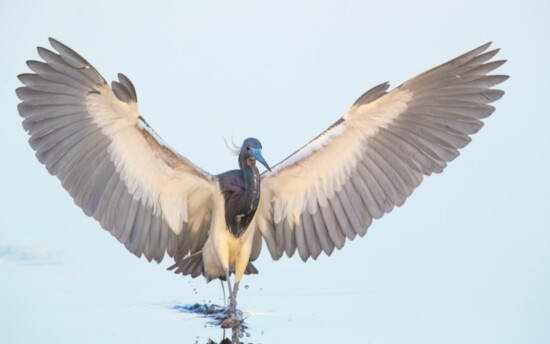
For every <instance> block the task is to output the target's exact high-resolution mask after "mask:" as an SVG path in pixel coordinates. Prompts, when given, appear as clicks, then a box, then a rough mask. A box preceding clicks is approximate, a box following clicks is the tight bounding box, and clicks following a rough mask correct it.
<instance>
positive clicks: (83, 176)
mask: <svg viewBox="0 0 550 344" xmlns="http://www.w3.org/2000/svg"><path fill="white" fill-rule="evenodd" d="M50 43H51V45H52V47H53V48H54V49H55V50H56V51H57V53H55V52H52V51H50V50H47V49H44V48H38V54H39V55H40V57H41V58H42V59H43V60H44V62H40V61H28V62H27V65H28V66H29V68H30V69H31V70H32V71H33V72H34V73H29V74H21V75H19V79H20V80H21V82H22V83H23V84H24V85H25V86H24V87H21V88H18V89H17V95H18V96H19V98H20V99H21V103H20V104H19V107H18V109H19V114H20V115H21V116H22V117H23V118H24V120H23V126H24V128H25V130H26V131H27V132H28V133H29V135H30V139H29V143H30V145H31V146H32V148H33V149H34V150H36V156H37V158H38V160H40V162H41V163H43V164H45V165H46V168H47V169H48V171H49V172H50V173H51V174H53V175H55V176H57V177H58V178H59V179H60V180H61V183H62V185H63V187H64V188H65V189H66V190H67V191H68V192H69V193H70V195H71V196H72V197H73V198H74V201H75V203H76V204H77V205H78V206H80V207H81V208H82V209H83V210H84V213H85V214H86V215H88V216H93V217H94V218H95V219H96V220H98V221H99V222H100V224H101V226H102V227H103V228H104V229H106V230H108V231H109V232H110V233H111V234H112V235H114V236H115V237H116V238H117V239H118V240H119V241H120V242H122V243H123V244H124V245H125V246H126V248H127V249H128V250H129V251H130V252H132V253H134V254H135V255H137V256H138V257H141V256H142V255H145V257H147V259H148V260H149V261H152V260H155V261H157V262H160V261H161V260H162V259H163V257H164V255H165V253H168V255H169V256H170V257H172V258H173V259H174V262H175V263H174V265H172V266H171V267H170V269H173V270H175V272H176V273H182V274H184V275H190V276H192V277H197V276H200V275H204V276H205V277H206V279H207V280H212V279H216V278H219V279H221V280H227V283H228V286H229V293H230V300H231V309H232V311H233V314H235V312H236V294H237V290H238V286H239V282H240V280H241V278H242V277H243V275H244V274H250V273H257V272H258V271H257V270H256V268H255V267H254V266H253V265H252V263H251V262H253V261H254V260H256V259H257V258H258V256H259V254H260V248H261V246H262V242H263V241H265V244H266V246H267V248H268V250H269V253H270V254H271V257H272V258H273V259H274V260H278V259H279V258H281V256H282V255H283V253H286V255H287V256H288V257H292V256H293V255H294V253H295V252H296V251H297V252H298V255H299V256H300V257H301V258H302V259H303V260H304V261H306V260H308V258H309V257H311V258H313V259H316V258H317V257H318V256H319V255H320V254H321V252H324V253H325V254H327V255H330V254H331V253H332V252H333V250H334V248H337V249H341V248H342V247H343V246H344V243H345V241H346V239H349V240H352V239H354V238H355V237H356V236H357V235H359V236H363V235H365V233H366V232H367V228H368V227H369V226H370V225H371V223H372V221H373V219H378V218H380V217H381V216H382V215H384V214H385V213H388V212H390V211H391V210H392V209H393V207H394V206H396V205H397V206H400V205H402V204H403V203H404V202H405V200H406V198H407V197H408V196H409V195H410V194H411V193H412V191H413V190H414V189H415V188H416V187H417V186H418V185H419V184H420V182H421V181H422V178H423V176H424V175H430V174H432V173H434V172H435V173H440V172H442V171H443V169H444V168H445V166H446V164H447V162H449V161H451V160H453V159H454V158H456V157H457V156H458V154H459V152H458V149H460V148H462V147H464V146H466V145H467V144H468V143H469V142H470V140H471V139H470V135H472V134H474V133H476V132H477V131H478V130H479V129H480V128H481V127H482V126H483V122H482V121H481V120H482V119H483V118H485V117H487V116H489V115H490V114H491V113H492V112H493V111H494V107H493V106H490V105H488V104H489V103H491V102H493V101H495V100H498V99H499V98H500V97H502V95H503V94H504V92H503V91H501V90H497V89H493V88H492V87H493V86H494V85H497V84H499V83H500V82H502V81H504V80H506V79H507V78H508V77H507V76H503V75H488V73H490V72H491V71H493V70H494V69H496V68H497V67H499V66H500V65H502V64H503V63H504V62H505V61H492V62H489V61H490V60H491V59H492V58H493V57H494V56H495V55H496V54H497V52H498V49H496V50H491V51H486V50H487V48H488V47H489V45H490V43H488V44H485V45H483V46H481V47H479V48H476V49H474V50H472V51H470V52H468V53H466V54H464V55H462V56H459V57H457V58H455V59H453V60H451V61H449V62H447V63H444V64H442V65H440V66H438V67H436V68H433V69H431V70H429V71H427V72H425V73H423V74H420V75H419V76H417V77H415V78H412V79H411V80H409V81H407V82H405V83H404V84H402V85H401V86H399V87H397V88H395V89H393V90H392V91H390V92H387V90H388V88H389V84H388V83H384V84H381V85H378V86H376V87H374V88H372V89H371V90H370V91H368V92H366V93H365V94H363V95H362V96H361V97H360V98H359V99H358V100H357V101H356V102H355V103H354V104H353V105H352V107H351V108H350V109H349V110H348V111H347V113H346V114H345V115H344V116H343V117H342V118H340V119H339V120H338V121H337V122H336V123H334V125H332V126H331V127H330V128H328V129H327V130H326V131H325V132H323V133H322V134H321V135H319V136H318V137H316V138H315V139H314V140H312V141H310V142H309V143H308V144H306V145H305V146H303V147H302V148H301V149H299V150H298V151H297V152H295V153H294V154H292V155H290V156H289V157H288V158H287V159H285V160H283V161H282V162H280V163H279V164H277V165H275V166H273V167H272V168H271V169H270V168H269V166H268V164H267V163H266V161H265V160H264V158H263V157H262V154H261V149H262V145H261V144H260V142H259V141H258V140H257V139H255V138H248V139H246V140H245V141H244V142H243V144H242V146H241V147H240V149H239V150H238V155H239V159H238V160H239V169H238V170H232V171H229V172H225V173H222V174H220V175H217V176H216V175H211V174H209V173H208V172H206V171H203V170H202V169H200V168H199V167H197V166H195V165H194V164H193V163H191V161H189V160H188V159H186V158H185V157H183V156H181V155H179V154H178V153H176V152H175V151H173V150H172V149H170V148H169V146H168V145H166V144H165V143H164V142H163V141H162V140H161V139H160V138H159V136H158V135H157V134H156V133H155V132H154V131H153V130H152V129H151V128H150V127H149V125H148V124H147V122H145V120H144V119H143V117H142V116H141V115H140V114H139V112H138V107H137V96H136V90H135V88H134V86H133V84H132V83H131V82H130V80H129V79H128V78H127V77H126V76H124V75H123V74H119V75H118V79H119V80H118V81H113V82H112V84H111V86H109V84H108V83H107V82H106V81H105V79H103V77H102V76H101V75H100V74H99V72H98V71H97V70H96V69H95V68H94V67H93V66H92V65H91V64H90V63H88V61H86V60H85V59H84V58H82V57H81V56H80V55H78V54H77V53H76V52H75V51H73V50H72V49H70V48H68V47H67V46H66V45H64V44H62V43H60V42H58V41H56V40H54V39H50ZM256 162H260V163H261V164H263V165H264V166H265V167H266V168H267V171H266V172H264V173H262V174H260V172H259V171H258V168H257V166H256ZM231 274H234V284H233V288H231V283H230V276H231Z"/></svg>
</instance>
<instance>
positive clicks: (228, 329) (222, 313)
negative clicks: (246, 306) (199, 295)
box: [170, 303, 252, 344]
mask: <svg viewBox="0 0 550 344" xmlns="http://www.w3.org/2000/svg"><path fill="white" fill-rule="evenodd" d="M170 308H171V309H173V310H175V311H177V312H181V313H186V314H192V315H196V316H197V317H200V318H205V319H207V324H208V325H210V326H212V327H217V328H219V329H220V330H222V340H221V341H219V342H216V341H214V340H213V339H211V338H209V339H208V341H207V342H206V344H218V343H219V344H245V343H247V344H248V343H250V344H252V343H251V342H249V341H248V340H246V337H250V333H249V332H248V331H247V330H248V326H247V324H246V322H245V320H246V318H243V313H242V312H241V311H239V310H237V312H238V315H239V316H238V318H239V320H237V319H234V318H232V317H231V315H230V312H229V308H228V307H222V306H218V305H214V304H210V305H208V304H198V303H196V304H193V305H173V306H170ZM243 340H244V341H243ZM196 343H197V344H198V341H197V342H196Z"/></svg>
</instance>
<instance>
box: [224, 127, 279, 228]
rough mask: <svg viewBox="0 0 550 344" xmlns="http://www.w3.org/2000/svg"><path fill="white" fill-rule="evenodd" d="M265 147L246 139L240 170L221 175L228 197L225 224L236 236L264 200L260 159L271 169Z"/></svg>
mask: <svg viewBox="0 0 550 344" xmlns="http://www.w3.org/2000/svg"><path fill="white" fill-rule="evenodd" d="M261 150H262V144H261V143H260V141H258V140H257V139H255V138H248V139H246V140H245V141H244V142H243V145H242V147H241V151H240V153H239V167H240V169H239V170H231V171H228V172H225V173H222V174H220V175H218V181H219V183H220V189H221V191H222V194H223V197H224V200H225V224H226V225H227V228H228V229H229V230H230V231H231V233H232V234H233V236H235V237H239V236H240V235H241V234H242V233H243V232H244V231H245V230H246V229H247V228H248V226H249V225H250V223H251V222H252V218H253V217H254V214H256V209H257V208H258V202H259V201H260V171H258V168H257V167H256V160H257V161H259V162H260V163H261V164H262V165H264V166H265V167H266V168H267V169H268V170H271V169H270V168H269V165H268V164H267V162H265V160H264V158H263V157H262V154H261Z"/></svg>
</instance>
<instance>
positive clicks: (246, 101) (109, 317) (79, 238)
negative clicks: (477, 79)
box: [0, 0, 550, 343]
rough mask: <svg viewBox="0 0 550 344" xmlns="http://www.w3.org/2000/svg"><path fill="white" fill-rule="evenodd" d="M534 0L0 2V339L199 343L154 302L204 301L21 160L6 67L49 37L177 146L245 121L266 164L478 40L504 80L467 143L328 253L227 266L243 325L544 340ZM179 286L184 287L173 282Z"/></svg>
mask: <svg viewBox="0 0 550 344" xmlns="http://www.w3.org/2000/svg"><path fill="white" fill-rule="evenodd" d="M549 14H550V6H549V5H548V2H547V1H542V0H541V1H457V2H452V3H451V2H443V1H387V2H381V1H332V2H331V1H300V2H299V1H271V2H264V1H201V2H199V1H194V2H189V1H172V2H155V4H153V2H146V1H142V2H137V1H119V2H116V3H115V4H113V3H112V2H111V1H95V2H90V1H81V2H77V1H2V2H0V42H1V43H0V44H1V48H0V76H1V80H3V82H2V83H0V113H1V114H2V116H1V117H0V121H1V122H0V124H1V125H0V143H1V147H2V157H3V163H2V169H1V172H0V173H1V180H2V181H3V183H2V184H1V192H2V195H3V196H4V197H2V199H1V200H0V205H1V207H0V208H1V209H2V216H1V220H0V221H1V222H0V342H2V343H36V342H42V343H59V342H79V343H97V342H101V343H109V342H112V343H114V342H117V343H126V342H130V341H134V342H147V341H149V342H150V341H152V340H154V341H156V342H159V341H171V342H182V343H192V342H194V341H195V340H198V342H199V343H205V342H206V341H207V338H208V337H211V338H212V339H214V340H216V341H218V340H219V339H221V337H222V333H221V331H219V330H218V329H214V328H210V327H206V328H204V327H203V325H204V321H203V320H197V319H190V318H189V316H187V315H184V314H178V313H175V312H173V311H171V310H169V309H168V308H167V307H166V306H167V305H170V304H174V303H177V304H185V303H194V302H203V301H213V302H217V303H220V302H221V293H220V288H219V284H218V283H211V284H210V285H206V284H205V283H204V281H202V280H200V279H196V280H192V281H191V280H189V279H185V278H181V277H180V276H176V275H173V274H172V273H170V272H166V271H164V269H165V268H166V267H167V266H168V264H169V261H168V260H166V261H165V262H163V263H162V264H161V265H160V266H158V265H156V264H149V263H147V262H146V260H144V259H141V260H139V259H137V258H135V257H134V256H133V255H131V254H130V253H128V252H127V251H126V249H125V248H124V247H123V246H122V245H120V244H119V243H118V242H117V241H116V240H115V239H114V238H112V237H111V236H110V235H109V234H108V233H107V232H105V231H103V230H101V229H100V227H99V225H98V224H97V223H96V222H95V221H93V220H92V219H89V218H87V217H86V216H84V215H83V213H82V211H81V210H80V209H78V208H77V207H76V206H75V205H74V204H73V202H72V200H71V199H70V197H69V196H68V194H67V193H66V192H65V191H64V190H63V189H62V187H61V186H60V183H59V182H58V180H57V179H55V178H53V177H51V176H50V175H48V173H47V172H46V170H45V168H44V167H43V166H41V165H40V164H39V163H38V161H37V160H36V159H35V158H34V156H33V152H32V150H31V149H30V147H29V146H28V144H27V142H26V140H27V138H26V134H25V133H24V131H23V129H22V126H21V119H20V118H19V116H18V114H17V110H16V106H17V103H18V100H17V98H16V96H15V92H14V89H15V88H16V87H19V82H18V80H17V78H16V75H17V74H20V73H23V72H27V68H26V66H25V64H24V62H25V61H26V60H28V59H37V58H38V56H37V54H36V50H35V48H36V46H37V45H42V46H46V45H47V37H50V36H51V37H55V38H57V39H58V40H60V41H62V42H64V43H66V44H67V45H69V46H71V47H72V48H74V49H75V50H77V51H78V52H79V53H80V54H81V55H83V56H84V57H85V58H86V59H88V60H89V61H90V62H91V63H92V64H93V65H94V66H95V67H96V68H97V69H98V70H99V71H100V72H101V73H102V74H103V76H104V77H105V78H106V79H107V80H112V79H113V78H114V77H116V73H117V72H123V73H125V74H126V75H127V76H128V77H129V78H130V79H131V80H132V81H133V82H134V84H135V85H136V88H137V92H138V98H139V101H140V103H139V104H140V112H141V113H142V114H143V116H144V117H145V118H146V119H147V121H148V122H149V123H150V124H151V126H152V127H153V128H154V129H155V130H156V131H157V132H158V133H159V134H160V135H161V136H162V137H163V138H164V140H165V141H167V142H168V143H169V144H170V145H171V146H172V147H174V148H175V149H177V150H178V151H179V152H180V153H182V154H183V155H185V156H187V157H188V158H190V159H191V160H192V161H194V162H195V163H196V164H198V165H199V166H201V167H203V168H204V169H206V170H208V171H210V172H212V173H219V172H222V171H224V170H227V169H231V168H235V167H236V161H235V160H236V159H235V157H234V156H232V155H231V154H230V153H229V152H228V151H227V149H226V148H225V146H224V144H223V138H224V137H228V138H229V137H231V136H233V137H234V138H235V140H236V141H240V140H242V139H243V138H245V137H248V136H256V137H258V138H259V139H260V140H261V141H262V143H263V146H264V156H265V158H266V160H267V161H268V162H270V163H271V164H275V163H276V162H278V161H280V160H281V159H282V158H284V157H286V156H287V155H288V154H289V153H291V152H293V151H294V150H295V149H296V148H298V147H300V146H301V145H302V144H304V143H305V142H307V141H308V140H309V139H311V138H313V137H314V136H316V135H317V134H318V133H319V132H321V131H322V130H324V129H325V128H326V127H327V126H328V125H330V124H332V123H333V122H334V121H335V120H336V119H337V118H338V117H340V116H341V115H342V114H343V113H344V112H345V111H346V110H347V108H348V107H349V106H350V105H351V104H352V103H353V101H354V100H355V99H356V98H357V97H358V96H359V95H361V94H362V93H363V92H364V91H366V90H367V89H369V88H370V87H372V86H375V85H377V84H379V83H381V82H384V81H390V82H391V84H392V86H397V85H399V84H400V83H402V82H404V81H406V80H407V79H409V78H411V77H413V76H415V75H416V74H418V73H421V72H423V71H425V70H427V69H429V68H431V67H434V66H435V65H437V64H440V63H442V62H445V61H447V60H449V59H451V58H453V57H455V56H457V55H459V54H461V53H463V52H466V51H467V50H470V49H472V48H475V47H477V46H479V45H481V44H483V43H485V42H487V41H493V42H494V45H493V46H494V47H499V48H502V51H501V53H500V54H499V55H498V56H499V57H500V58H505V59H508V63H507V64H505V65H504V66H503V67H501V68H500V69H499V72H500V73H503V74H509V75H510V76H511V78H510V79H509V80H508V81H506V82H505V83H504V84H502V86H501V87H502V89H503V90H505V91H506V95H505V96H504V97H503V98H502V99H501V100H500V101H498V102H497V103H495V106H496V107H497V110H496V112H495V113H494V115H493V116H492V117H490V118H489V119H488V120H487V121H486V126H485V127H484V128H483V129H482V130H481V131H480V132H479V133H478V134H476V135H475V136H474V138H473V142H472V143H471V144H470V145H469V146H468V147H466V148H465V149H464V150H463V151H462V155H461V156H460V157H459V158H458V159H457V160H456V161H454V162H452V163H451V164H450V166H449V168H448V169H447V170H446V171H445V172H444V173H443V174H442V175H437V176H432V177H429V178H427V179H426V180H425V181H424V183H423V184H422V185H421V186H420V188H419V189H418V190H417V191H416V192H415V193H414V194H413V195H412V197H411V198H410V199H409V200H408V201H407V202H406V203H405V205H404V206H403V207H402V208H400V209H396V210H394V211H393V212H392V213H391V214H389V215H387V216H385V217H384V218H383V219H382V220H379V221H376V222H375V223H374V224H373V226H372V227H371V228H370V229H369V233H368V234H367V235H366V236H365V237H364V238H362V239H360V240H356V241H354V242H352V243H348V244H346V246H345V247H344V249H343V250H342V251H340V252H335V253H334V254H333V256H332V257H330V258H327V257H324V256H323V257H320V258H319V259H318V261H317V262H308V263H306V264H304V263H302V262H301V261H300V260H299V259H298V258H297V257H295V258H293V259H292V260H288V259H283V260H281V261H279V262H275V263H272V262H271V258H270V257H269V255H268V254H267V252H266V251H264V252H263V254H262V257H261V258H260V260H259V262H258V264H256V265H257V267H258V268H259V270H260V275H258V276H254V277H250V278H248V279H245V280H244V282H243V283H244V284H248V285H249V286H250V287H249V288H248V289H247V290H243V291H242V292H241V294H240V295H239V301H240V303H241V306H242V307H243V308H244V309H247V310H250V311H254V312H262V313H268V314H264V315H253V316H252V317H251V318H249V323H250V326H251V328H250V335H251V337H250V338H248V339H247V341H250V342H253V343H257V342H261V343H280V342H283V341H284V342H290V343H292V342H307V341H311V342H321V343H325V342H326V343H328V342H345V341H347V342H365V343H403V342H407V343H497V342H498V343H546V342H550V327H549V326H548V323H549V321H550V292H549V291H550V220H549V219H548V214H549V212H550V201H549V200H548V195H549V194H550V181H549V179H548V176H549V175H550V161H549V158H548V157H549V154H548V149H549V148H550V135H549V134H548V128H549V127H550V116H549V111H548V108H547V106H546V103H547V99H548V95H549V94H550V83H549V82H548V80H549V79H550V64H549V61H550V39H549V38H550V37H549V35H550V23H549V21H548V15H549ZM195 289H196V291H195Z"/></svg>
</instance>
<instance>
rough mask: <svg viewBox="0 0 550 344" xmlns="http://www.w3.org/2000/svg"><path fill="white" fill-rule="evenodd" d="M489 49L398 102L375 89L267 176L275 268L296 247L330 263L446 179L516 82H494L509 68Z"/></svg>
mask: <svg viewBox="0 0 550 344" xmlns="http://www.w3.org/2000/svg"><path fill="white" fill-rule="evenodd" d="M489 46H490V43H487V44H485V45H483V46H481V47H479V48H476V49H474V50H472V51H470V52H467V53H466V54H463V55H461V56H459V57H457V58H455V59H453V60H451V61H449V62H447V63H444V64H442V65H440V66H437V67H435V68H432V69H430V70H429V71H427V72H425V73H422V74H420V75H418V76H416V77H414V78H412V79H411V80H409V81H407V82H405V83H404V84H402V85H401V86H399V87H398V88H396V89H394V90H392V91H390V92H386V91H387V89H388V87H389V86H388V84H387V83H384V84H381V85H378V86H376V87H374V88H373V89H371V90H370V91H368V92H366V93H365V94H364V95H362V96H361V97H360V98H359V99H358V100H357V101H356V102H355V103H354V104H353V106H352V107H351V109H350V110H349V111H348V112H347V113H346V114H345V115H344V116H343V117H342V118H341V119H340V120H339V121H337V122H336V123H335V124H334V125H333V126H331V127H330V128H329V129H327V130H326V131H325V132H324V133H322V134H321V135H319V136H318V137H317V138H315V139H314V140H312V141H311V142H310V143H308V144H307V145H305V146H304V147H302V148H301V149H300V150H298V151H297V152H296V153H294V154H293V155H291V156H289V157H288V158H287V159H285V160H283V161H282V162H281V163H279V164H277V165H275V166H274V167H273V168H272V171H271V172H266V173H265V174H264V175H263V176H262V193H261V200H260V206H259V208H258V212H257V215H256V218H255V225H256V226H257V227H258V229H259V230H260V231H261V233H262V234H263V236H264V238H266V244H267V246H268V249H269V251H270V252H271V254H272V256H273V258H274V259H278V258H279V257H281V256H282V253H283V252H286V253H287V255H288V256H289V257H290V256H292V249H293V248H294V247H295V246H297V247H298V252H299V254H300V257H301V258H302V259H303V260H304V261H305V260H307V259H308V257H309V256H311V257H314V258H317V256H316V255H318V254H319V253H320V251H319V248H321V249H322V251H323V252H325V253H326V254H327V255H330V254H331V253H332V251H333V249H334V247H336V248H338V249H340V248H342V247H343V245H344V243H345V239H346V238H348V239H350V240H352V239H353V238H355V236H356V234H359V235H360V236H363V235H364V234H366V232H367V229H368V227H369V226H370V225H371V223H372V220H373V219H378V218H380V217H382V216H383V215H384V214H385V213H388V212H390V211H391V210H392V209H393V208H394V207H395V206H401V205H402V204H403V203H404V202H405V200H406V199H407V198H408V197H409V196H410V195H411V194H412V192H413V190H414V189H415V188H416V187H417V186H418V185H420V183H421V182H422V179H423V176H424V175H431V174H432V173H440V172H442V171H443V169H444V168H445V167H446V166H447V163H448V162H450V161H452V160H453V159H455V158H456V157H457V156H458V155H459V149H461V148H463V147H465V146H466V145H467V144H468V143H469V142H470V141H471V138H470V135H472V134H474V133H476V132H477V131H478V130H479V129H480V128H481V127H482V126H483V122H482V121H481V119H484V118H486V117H488V116H490V115H491V114H492V113H493V111H494V110H495V108H494V107H493V106H491V105H489V103H491V102H493V101H496V100H498V99H500V98H501V97H502V96H503V94H504V92H503V91H501V90H497V89H492V87H493V86H495V85H497V84H499V83H501V82H503V81H504V80H506V79H507V78H508V77H507V76H505V75H488V73H490V72H492V71H494V70H495V69H497V68H498V67H500V66H501V65H502V64H503V63H504V62H505V61H504V60H499V61H491V59H492V58H493V57H495V56H496V54H497V53H498V51H499V50H498V49H495V50H491V51H486V50H487V49H488V47H489ZM279 229H284V235H282V234H281V233H280V232H279ZM293 234H295V235H293ZM268 238H269V240H268ZM294 241H296V243H294ZM289 251H290V252H289Z"/></svg>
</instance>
